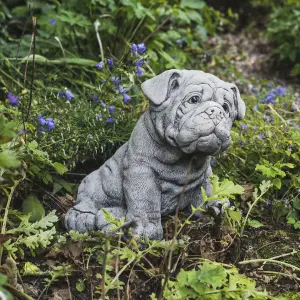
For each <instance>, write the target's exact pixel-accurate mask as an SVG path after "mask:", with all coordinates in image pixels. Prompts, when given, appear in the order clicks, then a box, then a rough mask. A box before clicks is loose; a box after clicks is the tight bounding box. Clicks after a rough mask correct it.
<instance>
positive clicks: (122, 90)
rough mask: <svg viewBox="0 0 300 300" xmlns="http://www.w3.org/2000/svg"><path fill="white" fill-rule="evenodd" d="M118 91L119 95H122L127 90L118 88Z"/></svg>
mask: <svg viewBox="0 0 300 300" xmlns="http://www.w3.org/2000/svg"><path fill="white" fill-rule="evenodd" d="M118 90H119V93H121V94H124V93H126V92H127V89H124V88H123V87H122V86H119V88H118Z"/></svg>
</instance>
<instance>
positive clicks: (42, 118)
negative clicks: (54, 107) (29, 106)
mask: <svg viewBox="0 0 300 300" xmlns="http://www.w3.org/2000/svg"><path fill="white" fill-rule="evenodd" d="M38 120H39V122H40V125H41V126H45V125H47V121H46V120H45V119H44V117H43V115H42V114H40V115H39V116H38Z"/></svg>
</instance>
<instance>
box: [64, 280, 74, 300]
mask: <svg viewBox="0 0 300 300" xmlns="http://www.w3.org/2000/svg"><path fill="white" fill-rule="evenodd" d="M66 280H67V284H68V288H69V296H70V300H73V297H72V292H71V287H70V281H69V276H68V275H66Z"/></svg>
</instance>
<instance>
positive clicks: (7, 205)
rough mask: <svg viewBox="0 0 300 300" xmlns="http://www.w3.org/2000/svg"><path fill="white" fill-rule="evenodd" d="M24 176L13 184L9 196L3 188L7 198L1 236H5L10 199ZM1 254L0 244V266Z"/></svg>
mask: <svg viewBox="0 0 300 300" xmlns="http://www.w3.org/2000/svg"><path fill="white" fill-rule="evenodd" d="M24 176H25V175H24ZM24 176H23V177H22V179H20V180H17V181H15V182H14V185H13V187H12V188H11V190H10V193H9V194H8V192H7V190H6V189H4V188H3V191H4V193H5V194H6V196H7V203H6V206H5V212H4V216H3V221H2V227H1V234H5V232H6V224H7V220H8V211H9V208H10V203H11V199H12V196H13V194H14V191H15V189H16V187H17V186H18V184H19V183H20V182H21V181H22V180H23V179H24ZM2 254H3V245H2V244H1V245H0V265H1V264H2Z"/></svg>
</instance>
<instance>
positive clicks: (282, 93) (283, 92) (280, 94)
mask: <svg viewBox="0 0 300 300" xmlns="http://www.w3.org/2000/svg"><path fill="white" fill-rule="evenodd" d="M285 92H286V88H284V87H279V88H278V89H277V94H278V95H279V96H284V94H285Z"/></svg>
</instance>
